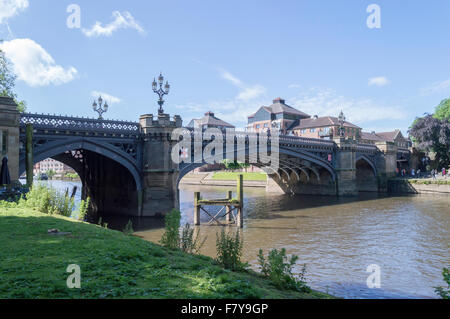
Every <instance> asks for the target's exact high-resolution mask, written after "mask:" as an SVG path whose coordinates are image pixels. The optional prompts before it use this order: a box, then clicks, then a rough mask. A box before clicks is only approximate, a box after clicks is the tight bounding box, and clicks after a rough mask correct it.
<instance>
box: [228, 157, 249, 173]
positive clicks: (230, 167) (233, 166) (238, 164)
mask: <svg viewBox="0 0 450 319" xmlns="http://www.w3.org/2000/svg"><path fill="white" fill-rule="evenodd" d="M222 164H223V165H225V168H226V169H227V170H232V171H234V170H240V169H245V168H249V167H250V164H248V163H241V162H236V161H230V160H227V159H224V160H223V161H222Z"/></svg>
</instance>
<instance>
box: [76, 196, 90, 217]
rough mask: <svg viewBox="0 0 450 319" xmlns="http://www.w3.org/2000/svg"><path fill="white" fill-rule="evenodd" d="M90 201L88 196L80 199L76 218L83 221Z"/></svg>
mask: <svg viewBox="0 0 450 319" xmlns="http://www.w3.org/2000/svg"><path fill="white" fill-rule="evenodd" d="M90 203H91V198H90V197H88V198H87V199H86V200H82V201H81V203H80V208H79V209H78V220H80V221H85V219H86V216H87V214H88V212H89V205H90Z"/></svg>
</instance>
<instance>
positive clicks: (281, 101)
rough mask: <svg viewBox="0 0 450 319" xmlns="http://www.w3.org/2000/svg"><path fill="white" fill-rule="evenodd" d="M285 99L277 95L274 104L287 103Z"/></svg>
mask: <svg viewBox="0 0 450 319" xmlns="http://www.w3.org/2000/svg"><path fill="white" fill-rule="evenodd" d="M285 102H286V101H285V100H284V99H282V98H281V97H277V98H276V99H275V100H273V104H277V103H280V104H285Z"/></svg>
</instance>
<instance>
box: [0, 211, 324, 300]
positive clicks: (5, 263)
mask: <svg viewBox="0 0 450 319" xmlns="http://www.w3.org/2000/svg"><path fill="white" fill-rule="evenodd" d="M54 228H57V229H59V230H60V231H61V232H70V233H71V235H68V236H58V235H49V234H47V230H48V229H54ZM0 242H1V243H2V245H1V249H0V278H1V280H0V298H330V297H331V296H329V295H326V294H324V293H320V292H316V291H313V292H312V293H309V294H305V293H300V292H296V291H282V290H278V289H276V288H275V287H274V286H273V284H272V283H271V282H270V281H269V280H267V279H265V278H262V277H261V276H260V275H259V274H257V273H255V272H253V271H249V272H230V271H227V270H224V269H222V268H220V267H219V266H217V265H215V264H214V262H213V260H212V259H211V258H209V257H206V256H194V255H187V254H184V253H182V252H179V251H169V250H167V249H165V248H163V247H161V246H158V245H155V244H153V243H150V242H147V241H145V240H143V239H141V238H138V237H135V236H125V235H124V234H123V233H121V232H118V231H113V230H108V229H104V228H101V227H100V226H96V225H91V224H86V223H82V222H77V221H75V220H72V219H69V218H66V217H61V216H50V215H46V214H41V213H38V212H35V211H32V210H29V209H23V208H8V209H7V208H0ZM70 264H77V265H79V266H80V268H81V289H68V288H67V286H66V280H67V277H68V276H69V275H70V274H69V273H67V272H66V269H67V266H68V265H70Z"/></svg>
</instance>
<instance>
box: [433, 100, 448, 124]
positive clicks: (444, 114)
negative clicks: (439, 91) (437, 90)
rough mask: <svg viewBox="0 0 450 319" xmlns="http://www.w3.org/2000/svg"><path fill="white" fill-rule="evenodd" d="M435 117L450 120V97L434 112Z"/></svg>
mask: <svg viewBox="0 0 450 319" xmlns="http://www.w3.org/2000/svg"><path fill="white" fill-rule="evenodd" d="M434 117H435V118H437V119H439V120H447V121H450V99H446V100H443V101H442V102H441V103H440V104H439V105H438V106H436V111H435V112H434Z"/></svg>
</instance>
